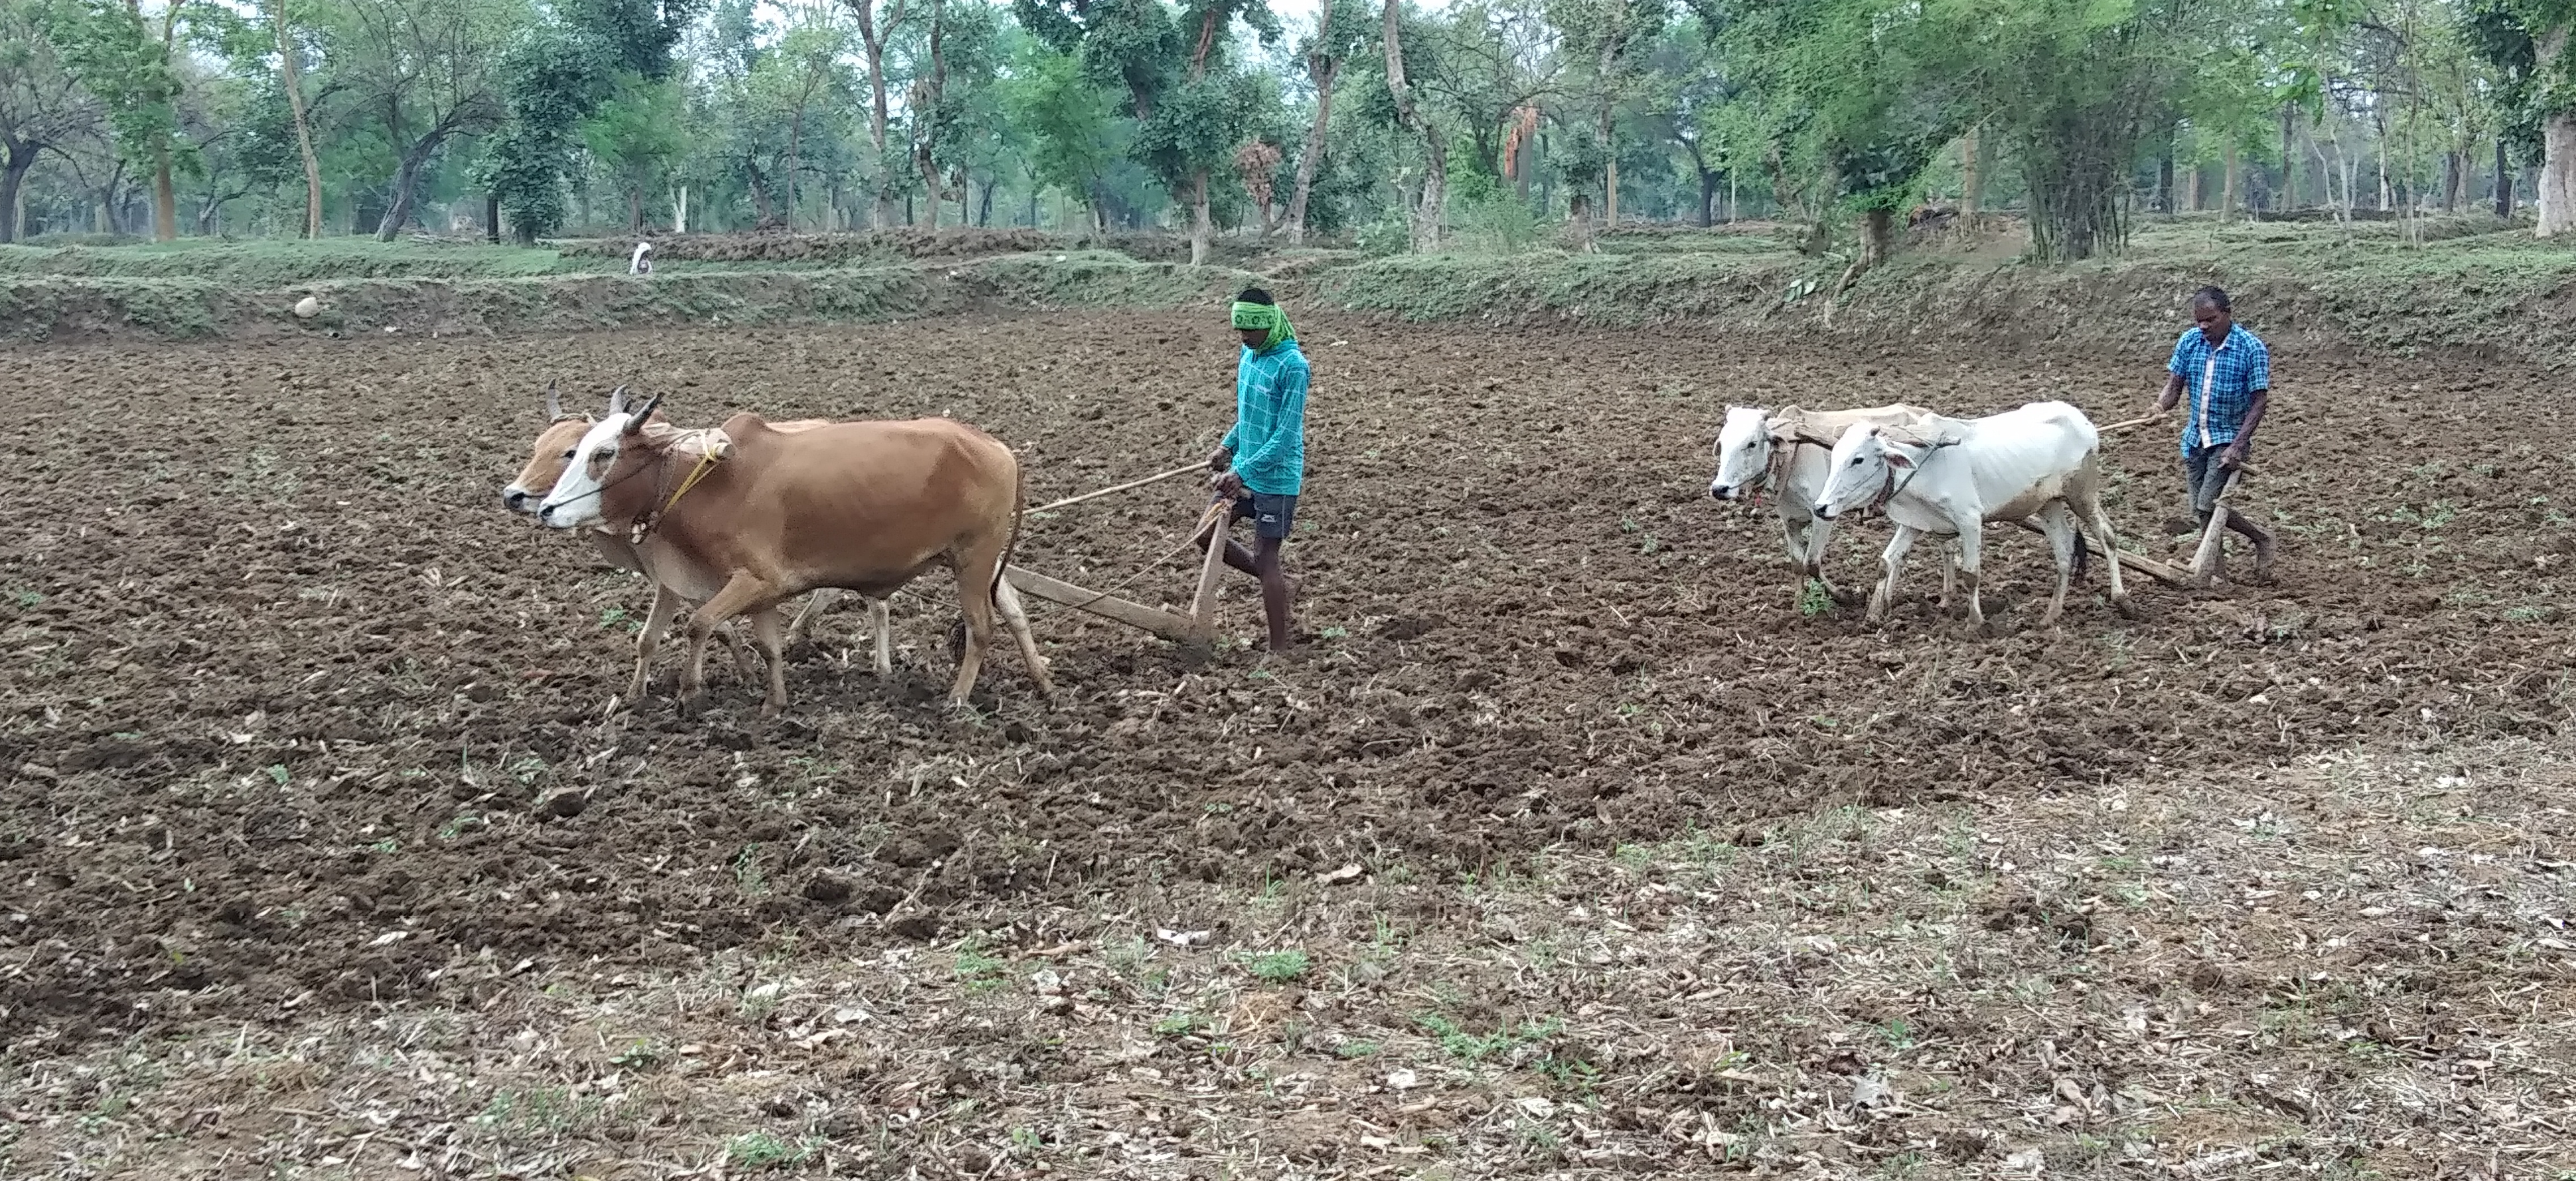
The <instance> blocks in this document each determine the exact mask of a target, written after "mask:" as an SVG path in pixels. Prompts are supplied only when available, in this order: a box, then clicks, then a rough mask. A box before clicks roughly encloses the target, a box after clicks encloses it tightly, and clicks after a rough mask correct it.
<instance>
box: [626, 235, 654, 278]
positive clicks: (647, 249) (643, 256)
mask: <svg viewBox="0 0 2576 1181" xmlns="http://www.w3.org/2000/svg"><path fill="white" fill-rule="evenodd" d="M626 273H627V274H630V275H649V274H652V273H653V244H652V243H650V242H638V243H636V244H635V257H633V258H631V259H628V260H627V262H626Z"/></svg>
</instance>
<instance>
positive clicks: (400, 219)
mask: <svg viewBox="0 0 2576 1181" xmlns="http://www.w3.org/2000/svg"><path fill="white" fill-rule="evenodd" d="M437 152H438V137H436V136H428V137H424V138H422V140H421V141H420V142H419V143H416V144H413V145H412V147H411V150H410V151H408V152H404V153H403V155H402V161H401V162H400V163H398V164H396V165H394V191H393V194H392V196H393V200H391V201H388V202H386V204H385V219H384V220H383V221H381V222H378V223H376V241H379V242H391V241H393V240H394V236H395V235H397V234H400V233H402V228H403V223H404V222H407V221H410V220H411V193H412V189H413V188H414V187H415V186H417V185H418V184H419V182H420V170H421V169H422V168H425V167H427V166H428V165H429V158H430V157H431V156H432V155H435V154H437Z"/></svg>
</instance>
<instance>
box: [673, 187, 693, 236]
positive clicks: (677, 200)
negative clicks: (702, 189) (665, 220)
mask: <svg viewBox="0 0 2576 1181" xmlns="http://www.w3.org/2000/svg"><path fill="white" fill-rule="evenodd" d="M671 232H672V233H674V234H685V233H688V232H689V186H687V185H681V186H680V187H679V189H678V190H677V191H675V192H673V193H672V194H671Z"/></svg>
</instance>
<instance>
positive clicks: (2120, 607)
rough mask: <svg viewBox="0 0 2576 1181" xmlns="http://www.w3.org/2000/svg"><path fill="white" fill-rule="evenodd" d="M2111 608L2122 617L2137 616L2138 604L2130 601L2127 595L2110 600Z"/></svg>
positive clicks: (2131, 617)
mask: <svg viewBox="0 0 2576 1181" xmlns="http://www.w3.org/2000/svg"><path fill="white" fill-rule="evenodd" d="M2111 609H2112V610H2114V611H2117V612H2119V613H2120V618H2122V619H2136V618H2138V605H2137V604H2136V603H2134V602H2131V601H2130V600H2129V597H2128V596H2127V595H2122V596H2120V597H2119V598H2116V599H2113V600H2111Z"/></svg>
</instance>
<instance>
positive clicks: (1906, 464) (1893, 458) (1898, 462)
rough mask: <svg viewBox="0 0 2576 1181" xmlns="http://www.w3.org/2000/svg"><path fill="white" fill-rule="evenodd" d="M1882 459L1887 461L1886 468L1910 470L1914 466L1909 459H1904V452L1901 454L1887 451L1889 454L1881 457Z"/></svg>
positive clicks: (1900, 452)
mask: <svg viewBox="0 0 2576 1181" xmlns="http://www.w3.org/2000/svg"><path fill="white" fill-rule="evenodd" d="M1882 458H1884V459H1886V460H1887V466H1889V467H1892V468H1899V469H1902V468H1910V467H1913V466H1914V461H1913V460H1911V459H1908V458H1906V457H1905V453H1904V452H1902V451H1889V452H1887V453H1885V455H1884V456H1882Z"/></svg>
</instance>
